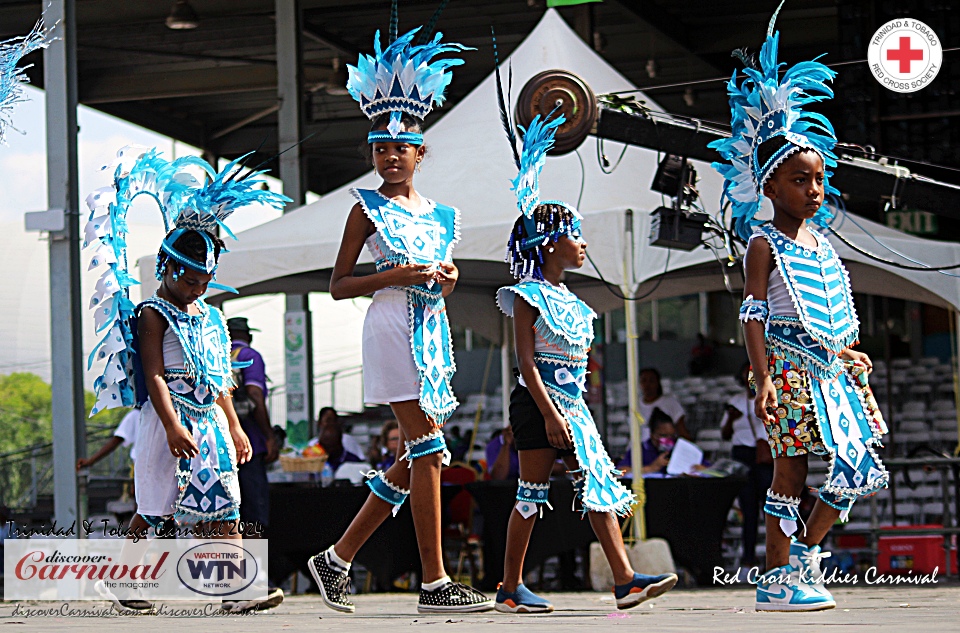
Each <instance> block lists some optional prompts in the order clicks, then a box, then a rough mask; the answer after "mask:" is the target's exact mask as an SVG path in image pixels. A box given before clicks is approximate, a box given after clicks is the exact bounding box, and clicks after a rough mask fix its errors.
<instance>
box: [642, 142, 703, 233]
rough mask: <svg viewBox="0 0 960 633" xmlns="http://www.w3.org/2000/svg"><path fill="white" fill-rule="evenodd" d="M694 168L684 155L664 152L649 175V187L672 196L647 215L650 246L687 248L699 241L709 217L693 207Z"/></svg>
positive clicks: (694, 197)
mask: <svg viewBox="0 0 960 633" xmlns="http://www.w3.org/2000/svg"><path fill="white" fill-rule="evenodd" d="M696 183H697V171H696V169H694V168H693V165H691V164H690V163H689V162H687V159H686V157H684V156H677V155H676V154H667V155H666V156H665V157H664V158H663V160H661V161H660V165H658V166H657V173H656V174H655V175H654V177H653V184H651V185H650V188H651V189H652V190H654V191H656V192H659V193H662V194H664V195H667V196H670V197H671V198H673V200H674V202H673V207H660V208H659V209H657V210H656V211H654V212H653V213H652V214H651V215H652V216H653V220H652V222H651V225H650V244H651V246H663V247H667V248H677V249H680V250H684V251H690V250H693V249H694V248H696V247H697V246H699V245H700V244H701V243H703V229H704V226H705V224H706V223H707V222H708V221H709V217H708V216H707V214H705V213H700V212H696V211H693V210H692V209H691V206H692V205H693V203H694V201H695V200H696V199H697V197H698V195H699V194H698V193H697V187H696Z"/></svg>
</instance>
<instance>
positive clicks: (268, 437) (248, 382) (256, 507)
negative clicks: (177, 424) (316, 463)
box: [227, 317, 280, 591]
mask: <svg viewBox="0 0 960 633" xmlns="http://www.w3.org/2000/svg"><path fill="white" fill-rule="evenodd" d="M227 330H229V332H230V339H231V341H232V345H231V353H230V358H231V360H233V361H239V362H246V361H250V362H251V364H250V366H249V367H244V368H243V369H239V370H235V371H234V380H235V381H236V383H237V388H236V389H235V390H234V392H233V405H234V409H236V411H237V417H238V418H240V426H241V427H242V428H243V432H244V433H246V434H247V437H249V438H250V446H251V447H252V448H253V457H252V458H251V459H250V461H248V462H247V463H245V464H241V465H240V466H239V467H238V468H237V479H238V481H239V483H240V521H241V522H242V523H244V524H247V525H248V526H250V527H253V526H256V528H257V529H252V530H250V529H249V528H248V530H249V531H245V533H244V538H256V537H257V536H259V537H261V538H264V537H265V536H266V529H267V525H268V524H269V523H270V483H269V482H268V481H267V464H270V463H272V462H275V461H276V460H277V457H278V456H279V453H280V449H279V446H278V445H277V440H276V438H275V437H274V434H273V429H272V428H271V426H270V412H269V411H267V402H266V399H267V393H268V392H267V371H266V367H265V366H264V363H263V356H261V355H260V352H258V351H257V350H255V349H253V348H252V347H250V343H251V342H252V341H253V335H252V334H251V332H259V330H257V329H255V328H251V327H250V325H249V324H248V323H247V319H245V318H243V317H233V318H232V319H227ZM257 524H259V525H257ZM258 530H260V531H259V532H258ZM270 585H271V591H272V590H273V586H274V583H273V582H272V581H271V583H270Z"/></svg>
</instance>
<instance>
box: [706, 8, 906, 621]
mask: <svg viewBox="0 0 960 633" xmlns="http://www.w3.org/2000/svg"><path fill="white" fill-rule="evenodd" d="M777 11H778V12H779V9H777ZM775 20H776V13H775V14H774V16H773V18H772V19H771V20H770V27H769V29H768V31H767V38H766V41H765V42H764V44H763V48H762V49H761V52H760V64H759V68H752V67H748V68H746V69H745V71H744V72H745V73H746V75H747V79H745V80H744V82H743V83H742V84H740V85H739V86H738V85H737V82H736V73H734V76H733V78H732V79H731V80H730V83H729V85H728V91H729V95H730V105H731V109H732V112H733V116H732V126H733V135H732V137H731V138H730V139H724V140H722V141H714V142H713V143H711V147H714V148H716V149H717V150H718V151H719V153H720V155H721V156H722V157H723V158H724V159H725V160H727V161H729V163H714V165H713V166H714V168H715V169H717V170H718V171H719V172H720V173H721V174H722V175H723V176H724V178H725V186H724V197H725V198H727V199H728V200H729V201H730V202H731V203H732V208H733V217H734V220H735V223H736V230H737V233H738V234H739V235H740V237H742V238H743V239H744V240H748V241H749V244H748V247H747V252H746V258H745V261H744V266H745V268H746V285H745V287H744V295H745V297H746V298H745V299H744V301H743V305H742V306H741V308H740V320H741V321H742V322H743V323H744V335H745V339H746V347H747V353H748V354H749V356H750V362H751V365H752V367H753V376H754V379H755V381H756V388H757V397H756V400H755V403H754V406H755V409H756V414H757V416H758V417H759V418H760V419H761V420H764V421H765V424H766V427H767V432H768V435H769V442H770V448H771V451H772V452H773V456H774V476H773V483H772V485H771V487H770V490H769V491H768V492H767V500H766V503H765V505H764V512H766V514H767V570H768V571H767V573H766V574H764V575H763V576H762V577H761V578H760V579H759V582H758V584H757V601H756V608H757V610H758V611H816V610H820V609H830V608H833V607H834V606H835V604H836V603H835V602H834V600H833V597H832V596H831V594H830V592H829V591H828V590H827V589H826V587H825V586H824V584H823V574H822V573H821V571H820V561H821V560H822V559H823V558H824V557H826V556H829V553H827V552H823V551H821V549H820V545H819V544H820V542H821V541H822V540H823V538H824V537H825V536H826V534H827V532H828V531H829V529H830V527H831V526H832V525H834V523H836V521H837V519H838V518H839V519H841V520H846V518H847V515H848V514H849V512H850V508H851V506H852V505H853V503H854V501H855V500H856V499H858V498H860V497H863V496H866V495H870V494H873V493H875V492H877V491H878V490H880V489H881V488H884V487H885V486H886V485H887V481H888V474H887V471H886V469H885V468H884V466H883V464H882V463H881V461H880V458H879V457H878V456H877V454H876V452H875V451H874V448H875V447H877V446H880V439H881V436H882V435H883V434H884V433H885V432H886V427H885V425H884V422H883V418H882V416H881V415H880V412H879V410H878V409H877V406H876V401H875V400H874V398H873V395H872V393H871V391H870V388H869V386H868V385H867V374H868V373H869V372H870V371H871V369H872V364H871V361H870V358H869V357H868V356H867V355H866V354H863V353H861V352H857V351H854V350H853V349H852V346H853V345H855V344H856V343H857V339H858V336H859V322H858V319H857V314H856V311H855V310H854V306H853V296H852V294H851V290H850V281H849V278H848V276H847V272H846V270H845V269H844V267H843V264H842V263H841V262H840V259H839V258H838V257H837V254H836V252H835V251H834V250H833V247H832V246H831V245H830V242H829V241H827V239H826V237H825V236H824V235H823V234H822V233H821V232H820V231H819V230H817V229H814V228H813V227H812V226H811V224H813V225H816V226H817V227H818V228H825V227H826V226H827V222H828V220H829V219H830V218H831V217H832V216H831V214H830V212H829V210H828V208H827V206H826V205H825V204H824V197H825V195H827V194H830V195H834V196H837V195H839V192H838V191H837V190H836V189H835V188H833V187H831V186H830V184H829V179H830V176H831V173H830V171H829V170H830V168H831V167H834V166H835V165H836V156H835V155H834V154H833V151H832V150H833V147H834V145H835V144H836V137H835V136H834V132H833V127H832V126H831V125H830V122H829V121H828V120H827V119H826V118H825V117H824V116H822V115H820V114H818V113H815V112H810V111H807V110H804V108H805V107H807V106H808V105H810V104H812V103H816V102H818V101H822V100H824V99H828V98H830V97H832V96H833V93H832V92H831V90H830V88H829V87H827V85H826V83H825V82H827V81H829V80H832V79H833V78H834V77H835V75H836V73H834V72H833V71H832V70H830V69H829V68H827V67H826V66H824V65H823V64H821V63H819V62H817V61H809V62H802V63H799V64H797V65H795V66H793V67H792V68H789V69H787V70H786V72H785V73H784V74H783V76H782V77H781V76H780V75H779V72H780V68H781V67H782V66H784V64H779V63H778V62H777V46H778V42H779V33H776V32H774V30H773V29H774V22H775ZM761 195H764V196H766V197H767V198H769V199H770V200H771V201H772V203H773V209H774V215H773V220H772V221H770V222H761V221H759V220H757V219H756V217H755V216H756V213H757V210H758V208H759V206H760V199H761V198H760V196H761ZM811 453H812V454H815V455H819V456H821V457H822V458H823V459H825V460H826V461H828V462H829V470H828V472H827V478H826V481H825V482H824V483H823V485H822V486H821V487H820V489H819V500H818V501H817V503H816V506H815V507H814V509H813V512H812V514H811V515H810V518H809V520H808V521H807V523H806V524H805V525H803V527H802V529H801V530H798V527H797V524H798V522H801V523H802V521H801V519H800V514H799V510H798V508H799V505H800V493H801V491H802V489H803V487H804V485H805V482H806V478H807V456H808V455H809V454H811Z"/></svg>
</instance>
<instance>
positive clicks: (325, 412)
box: [311, 407, 374, 464]
mask: <svg viewBox="0 0 960 633" xmlns="http://www.w3.org/2000/svg"><path fill="white" fill-rule="evenodd" d="M334 421H336V422H337V424H339V425H340V428H341V429H343V422H342V421H340V414H339V413H337V410H336V409H334V408H333V407H323V408H322V409H320V413H318V414H317V435H318V436H319V435H320V430H322V429H323V425H324V424H325V423H327V422H334ZM342 435H343V438H342V440H341V441H342V442H343V447H344V448H345V449H347V452H349V453H353V454H354V455H363V454H364V451H363V447H362V446H360V442H358V441H357V440H356V438H354V437H353V436H352V435H350V434H348V433H343V434H342ZM311 443H312V442H311ZM351 461H353V460H351ZM360 461H363V460H362V459H361V460H360ZM370 463H371V464H372V463H374V462H370Z"/></svg>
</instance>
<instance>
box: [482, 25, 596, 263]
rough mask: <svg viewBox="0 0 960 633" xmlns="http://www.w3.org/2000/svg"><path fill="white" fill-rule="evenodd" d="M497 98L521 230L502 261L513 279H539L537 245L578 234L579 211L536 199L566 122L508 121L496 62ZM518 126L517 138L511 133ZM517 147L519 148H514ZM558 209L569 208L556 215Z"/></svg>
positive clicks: (551, 119)
mask: <svg viewBox="0 0 960 633" xmlns="http://www.w3.org/2000/svg"><path fill="white" fill-rule="evenodd" d="M493 50H494V55H496V52H497V44H496V39H494V44H493ZM496 76H497V97H498V100H499V105H500V121H501V123H502V124H503V129H504V131H505V132H506V134H507V140H508V141H509V142H510V149H511V150H513V160H514V164H516V166H517V176H516V178H514V179H513V180H512V181H511V183H510V184H511V187H510V188H511V190H512V191H513V192H514V194H515V195H516V196H517V209H518V210H519V211H520V215H521V217H522V218H523V222H522V229H523V230H522V231H521V230H520V226H519V225H518V226H517V227H516V230H515V231H514V232H512V233H511V234H510V239H509V240H508V242H507V255H506V261H507V262H508V263H509V264H510V272H511V273H512V274H513V276H514V277H516V278H517V279H522V278H524V277H527V276H533V277H534V278H536V279H542V278H543V277H542V275H541V273H540V264H542V263H543V254H542V253H541V252H540V248H541V247H543V246H545V245H546V244H547V243H549V242H555V241H556V240H558V239H559V238H560V237H562V236H563V235H576V236H579V233H580V221H581V220H582V219H583V218H582V217H581V215H580V213H579V212H577V210H576V209H575V208H574V207H573V206H572V205H569V204H567V203H566V202H563V201H562V200H541V199H540V173H541V172H542V171H543V167H544V165H546V163H547V153H548V152H549V151H550V150H551V149H552V148H553V145H554V137H555V136H556V133H557V128H559V127H560V126H561V125H563V124H564V123H565V122H566V119H565V118H564V116H563V115H562V114H561V115H557V116H552V115H553V113H552V112H551V113H550V114H548V115H547V116H546V117H541V116H540V115H539V114H537V115H536V116H534V117H533V120H532V121H531V122H530V125H528V126H527V127H526V129H524V128H523V126H515V124H514V123H513V121H512V120H511V117H510V114H509V110H508V107H507V101H508V100H509V92H510V89H509V87H508V89H507V93H508V94H507V98H506V99H504V94H503V85H502V82H501V80H500V64H499V61H497V63H496ZM512 82H513V72H512V69H511V71H510V78H509V83H511V84H512ZM515 127H516V128H519V130H520V137H519V139H518V137H517V134H516V133H515V132H514V128H515ZM518 146H519V147H518ZM541 205H548V206H549V207H550V212H549V213H548V214H547V216H546V217H541V218H539V219H538V218H536V217H535V216H536V213H535V212H536V210H537V207H539V206H541ZM558 208H562V209H566V210H567V211H569V213H567V214H562V217H557V216H558V213H557V210H558Z"/></svg>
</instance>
